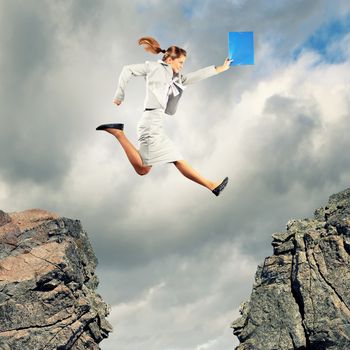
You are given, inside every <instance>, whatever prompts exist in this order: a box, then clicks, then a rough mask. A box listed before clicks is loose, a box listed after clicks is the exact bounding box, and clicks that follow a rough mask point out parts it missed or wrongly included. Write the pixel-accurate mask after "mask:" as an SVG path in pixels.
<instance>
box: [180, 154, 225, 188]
mask: <svg viewBox="0 0 350 350" xmlns="http://www.w3.org/2000/svg"><path fill="white" fill-rule="evenodd" d="M174 165H175V166H176V167H177V168H178V170H179V171H180V172H181V174H182V175H184V176H186V177H187V178H188V179H190V180H192V181H194V182H197V183H198V184H200V185H202V186H204V187H206V188H208V189H209V190H210V191H212V190H213V189H214V188H215V187H217V186H218V185H219V184H220V182H213V181H210V180H208V179H206V178H204V177H203V176H202V175H200V174H199V173H198V172H197V171H196V170H194V169H193V168H192V167H191V166H190V165H189V164H188V163H187V162H186V161H185V160H177V161H175V162H174Z"/></svg>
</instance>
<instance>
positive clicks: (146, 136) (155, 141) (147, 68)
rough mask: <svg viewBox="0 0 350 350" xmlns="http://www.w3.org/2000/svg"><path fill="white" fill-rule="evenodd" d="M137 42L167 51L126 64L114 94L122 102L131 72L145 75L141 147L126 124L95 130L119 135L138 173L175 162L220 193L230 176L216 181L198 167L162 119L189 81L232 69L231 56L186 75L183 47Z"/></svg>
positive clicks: (170, 112)
mask: <svg viewBox="0 0 350 350" xmlns="http://www.w3.org/2000/svg"><path fill="white" fill-rule="evenodd" d="M138 43H139V45H144V48H145V50H146V51H148V52H150V53H153V54H158V53H160V52H162V53H164V56H163V58H162V60H158V61H157V62H155V61H146V62H145V63H142V64H132V65H128V66H124V67H123V69H122V72H121V74H120V77H119V82H118V87H117V90H116V92H115V95H114V100H113V103H115V104H116V105H117V106H119V105H120V104H121V103H122V101H123V100H124V97H125V93H124V91H125V87H126V85H127V82H128V81H129V79H130V78H131V77H132V76H144V77H145V79H146V85H147V89H146V98H145V103H144V108H145V110H144V112H143V114H142V117H141V119H140V121H139V122H138V125H137V135H138V141H139V150H137V149H136V148H135V147H134V145H132V144H131V142H130V141H129V140H128V139H127V137H126V136H125V134H124V132H123V129H124V124H102V125H100V126H98V127H97V128H96V130H105V131H107V132H109V133H110V134H112V135H114V136H115V137H116V138H117V140H118V141H119V143H120V144H121V146H122V147H123V149H124V151H125V153H126V155H127V157H128V159H129V161H130V163H131V164H132V166H133V167H134V169H135V171H136V172H137V174H139V175H146V174H148V173H149V172H150V170H151V168H152V166H153V165H158V164H164V163H174V165H175V166H176V168H177V169H178V170H179V171H180V172H181V173H182V174H183V175H184V176H186V177H187V178H189V179H190V180H192V181H195V182H197V183H198V184H200V185H202V186H204V187H206V188H208V189H209V190H210V191H212V193H214V194H215V195H216V196H218V195H219V194H220V193H221V191H222V190H223V189H224V188H225V186H226V185H227V182H228V177H225V179H224V180H223V181H221V182H214V181H211V180H208V179H206V178H204V177H203V176H201V175H200V174H199V173H198V172H197V171H195V170H194V169H193V168H192V167H191V166H190V165H189V164H188V163H187V162H186V161H185V160H184V159H183V156H182V155H181V153H180V152H179V151H178V150H177V148H176V146H175V145H174V144H173V142H172V141H171V140H170V139H169V137H168V136H167V135H166V134H165V132H164V130H163V122H164V118H165V116H166V115H167V114H168V115H173V114H175V112H176V108H177V104H178V101H179V99H180V97H181V95H182V92H183V90H184V89H185V88H186V85H188V84H193V83H195V82H197V81H200V80H203V79H206V78H209V77H211V76H213V75H216V74H218V73H221V72H223V71H225V70H227V69H229V67H230V62H231V60H229V59H228V58H226V60H225V62H224V64H223V65H222V66H218V67H216V66H214V65H212V66H209V67H206V68H202V69H199V70H197V71H195V72H192V73H189V74H185V75H183V74H181V73H180V71H181V69H182V67H183V65H184V62H185V60H186V51H185V50H184V49H181V48H179V47H177V46H170V47H169V48H168V49H167V50H162V49H161V48H160V45H159V43H158V42H157V41H156V40H155V39H154V38H152V37H143V38H141V39H139V41H138Z"/></svg>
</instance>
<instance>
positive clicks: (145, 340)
mask: <svg viewBox="0 0 350 350" xmlns="http://www.w3.org/2000/svg"><path fill="white" fill-rule="evenodd" d="M229 31H254V38H255V65H254V66H245V67H231V68H230V69H229V70H227V71H225V72H223V73H222V74H219V75H217V76H214V77H212V78H209V79H207V80H204V81H201V82H199V83H197V84H195V85H192V86H191V87H188V89H186V92H185V94H184V95H183V97H182V100H181V102H180V105H179V108H178V110H177V113H176V115H175V116H173V117H169V118H168V119H166V121H165V123H166V125H165V126H166V129H167V132H168V134H169V135H170V136H171V138H172V139H173V140H174V142H175V143H176V144H177V145H178V147H179V149H180V150H181V152H182V153H183V154H184V156H185V157H186V160H187V161H188V162H189V163H190V164H192V165H193V167H194V168H195V169H197V170H198V171H199V172H201V173H202V174H203V175H204V176H206V177H207V178H210V179H213V180H217V181H219V180H220V179H223V178H224V177H225V176H229V178H230V182H229V184H228V187H227V188H226V189H225V191H224V192H223V193H222V195H221V196H220V197H215V196H214V195H213V194H212V193H210V192H209V191H208V190H207V189H205V188H204V187H201V186H199V185H197V184H195V183H193V182H191V181H189V180H187V179H186V178H184V177H183V176H182V175H181V174H180V173H179V172H178V171H177V170H176V168H175V167H174V166H173V165H170V164H169V165H163V166H158V167H154V168H153V169H152V171H151V172H150V173H149V174H148V175H147V176H143V177H141V176H138V175H137V174H136V173H135V172H134V171H133V169H132V167H131V166H130V164H129V163H128V161H127V159H126V156H125V154H124V153H123V151H122V149H121V147H120V145H119V144H118V143H117V141H116V140H115V139H114V138H113V137H112V136H111V135H109V134H107V133H105V132H101V131H96V130H95V128H96V126H97V125H99V124H101V123H105V122H123V123H125V132H126V134H127V136H129V138H130V139H131V141H132V142H134V143H135V144H137V137H136V123H137V121H138V119H139V118H140V117H141V114H142V109H143V101H144V97H145V86H144V83H145V82H144V79H143V78H140V77H136V78H134V79H133V80H131V81H130V82H129V85H128V87H127V90H126V97H125V101H124V102H123V104H122V105H120V106H118V107H117V106H116V105H114V104H113V103H112V98H113V95H114V92H115V89H116V86H117V85H116V84H117V80H118V77H119V73H120V71H121V69H122V67H123V66H124V65H126V64H133V63H142V62H144V61H145V60H157V59H160V58H161V55H158V56H157V55H152V54H150V53H147V52H146V51H144V49H143V48H142V47H140V46H138V44H137V40H138V39H139V38H140V37H142V36H146V35H150V36H153V37H155V38H156V39H157V40H158V41H159V42H160V44H161V47H162V48H165V49H166V48H167V47H169V46H170V45H177V46H180V47H183V48H184V49H185V50H186V51H187V53H188V56H187V60H186V63H185V66H184V69H183V72H184V73H186V72H190V71H193V70H196V69H199V68H203V67H206V66H208V65H212V64H215V65H221V64H223V62H224V60H225V58H226V57H227V33H228V32H229ZM349 47H350V2H349V1H347V0H342V1H337V0H334V1H332V2H330V1H327V0H313V1H307V0H304V1H299V0H289V1H287V0H284V1H253V0H251V1H248V0H247V1H245V0H231V1H229V0H221V1H213V0H212V1H209V0H201V1H198V0H189V1H180V0H178V1H176V0H168V1H166V2H164V1H160V0H142V1H141V0H139V1H138V0H128V1H126V0H114V1H113V0H100V1H97V0H74V1H73V0H60V1H59V0H47V1H45V0H26V1H20V0H18V1H17V0H0V118H1V127H0V147H1V152H0V208H1V209H2V210H4V211H6V212H13V211H21V210H25V209H30V208H41V209H46V210H50V211H55V212H57V213H59V214H60V215H62V216H66V217H69V218H73V219H80V220H81V221H82V224H83V227H84V228H85V230H86V231H87V232H88V234H89V236H90V239H91V241H92V243H93V246H94V249H95V253H96V255H97V257H98V260H99V267H98V275H99V277H100V281H101V283H100V287H99V292H100V293H101V295H102V296H103V297H104V299H105V300H106V302H107V303H109V304H110V305H111V307H112V309H111V314H110V317H109V320H110V322H111V323H112V324H113V326H114V332H113V333H112V334H111V335H110V337H109V339H107V340H105V341H103V342H102V343H101V348H102V349H103V350H115V349H118V350H139V349H150V350H225V349H227V350H228V349H233V347H234V345H236V344H237V341H236V339H235V337H234V336H233V335H232V330H231V328H230V323H231V322H232V321H233V320H234V319H235V318H237V316H238V315H239V313H238V308H239V304H240V303H241V302H242V301H244V300H246V299H247V298H248V297H249V295H250V292H251V288H252V284H253V279H254V273H255V270H256V266H257V264H258V263H261V262H262V261H263V259H264V257H265V256H267V255H270V254H271V253H272V248H271V245H270V243H271V234H272V233H273V232H277V231H283V230H284V229H285V224H286V222H287V221H288V220H289V219H291V218H304V217H310V216H312V215H313V211H314V209H315V208H317V207H320V206H322V205H323V204H324V203H325V202H326V201H327V199H328V197H329V195H331V194H332V193H335V192H338V191H340V190H343V189H345V188H347V187H348V186H349V177H350V160H349V152H348V150H349V149H350V138H349V129H350V113H349V111H350V90H349V88H350V86H349V81H350V69H349V68H350V50H349Z"/></svg>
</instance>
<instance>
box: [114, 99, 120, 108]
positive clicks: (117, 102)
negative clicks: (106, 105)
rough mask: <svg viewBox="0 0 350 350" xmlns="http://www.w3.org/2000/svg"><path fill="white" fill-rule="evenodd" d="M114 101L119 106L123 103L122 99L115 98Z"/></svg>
mask: <svg viewBox="0 0 350 350" xmlns="http://www.w3.org/2000/svg"><path fill="white" fill-rule="evenodd" d="M113 103H115V104H116V105H117V106H119V105H120V104H121V103H122V101H121V100H118V99H115V100H113Z"/></svg>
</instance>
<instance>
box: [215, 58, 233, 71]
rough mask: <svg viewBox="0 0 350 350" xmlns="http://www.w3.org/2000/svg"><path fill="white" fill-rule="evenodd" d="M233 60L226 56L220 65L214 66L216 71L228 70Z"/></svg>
mask: <svg viewBox="0 0 350 350" xmlns="http://www.w3.org/2000/svg"><path fill="white" fill-rule="evenodd" d="M232 61H233V60H230V59H229V58H228V57H226V59H225V62H224V64H223V65H222V66H218V67H216V70H217V72H218V73H221V72H224V71H225V70H228V69H229V68H230V63H231V62H232Z"/></svg>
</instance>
